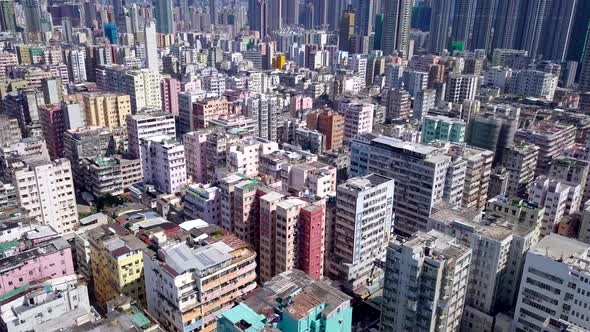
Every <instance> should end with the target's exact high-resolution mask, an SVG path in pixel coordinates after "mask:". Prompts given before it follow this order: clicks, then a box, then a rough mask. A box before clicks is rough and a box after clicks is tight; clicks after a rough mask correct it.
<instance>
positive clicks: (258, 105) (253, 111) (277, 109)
mask: <svg viewBox="0 0 590 332" xmlns="http://www.w3.org/2000/svg"><path fill="white" fill-rule="evenodd" d="M246 111H247V112H246V113H247V116H248V117H250V118H253V119H258V136H260V137H262V138H264V139H268V140H271V141H277V139H278V136H277V128H278V121H279V114H280V113H281V105H280V100H279V97H278V96H276V95H266V94H262V95H258V96H255V97H253V98H249V99H248V100H247V101H246Z"/></svg>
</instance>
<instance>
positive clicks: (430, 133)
mask: <svg viewBox="0 0 590 332" xmlns="http://www.w3.org/2000/svg"><path fill="white" fill-rule="evenodd" d="M434 140H441V141H448V142H453V143H462V142H464V141H465V121H463V120H461V119H453V118H449V117H446V116H442V115H427V116H425V117H423V120H422V143H430V142H432V141H434Z"/></svg>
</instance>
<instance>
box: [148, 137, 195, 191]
mask: <svg viewBox="0 0 590 332" xmlns="http://www.w3.org/2000/svg"><path fill="white" fill-rule="evenodd" d="M141 162H142V165H143V177H144V182H145V183H146V184H151V185H153V186H154V187H155V188H156V189H157V190H160V191H161V192H164V193H168V194H172V193H175V192H177V191H179V190H180V189H181V188H182V187H184V186H185V185H186V179H187V177H186V159H185V153H184V145H182V144H181V143H179V142H177V141H176V138H175V137H174V136H167V135H162V136H152V137H148V138H144V139H142V140H141Z"/></svg>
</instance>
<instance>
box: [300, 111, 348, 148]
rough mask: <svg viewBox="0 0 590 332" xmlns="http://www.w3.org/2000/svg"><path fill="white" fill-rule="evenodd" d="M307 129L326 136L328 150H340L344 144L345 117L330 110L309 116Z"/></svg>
mask: <svg viewBox="0 0 590 332" xmlns="http://www.w3.org/2000/svg"><path fill="white" fill-rule="evenodd" d="M307 127H308V128H311V129H316V130H317V131H319V132H320V133H322V134H324V135H325V136H326V150H338V149H339V148H340V147H341V146H342V144H343V143H344V117H343V116H342V115H341V114H338V113H336V112H333V111H330V110H323V111H321V112H313V113H309V114H308V115H307Z"/></svg>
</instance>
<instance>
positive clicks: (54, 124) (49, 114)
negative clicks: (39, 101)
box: [38, 104, 66, 159]
mask: <svg viewBox="0 0 590 332" xmlns="http://www.w3.org/2000/svg"><path fill="white" fill-rule="evenodd" d="M38 110H39V122H40V123H41V128H42V130H43V137H44V138H45V141H46V142H47V149H48V150H49V156H50V157H51V159H59V158H62V157H63V152H64V132H65V130H66V129H65V121H64V112H63V110H62V109H61V107H60V105H57V104H52V105H45V106H41V107H39V109H38Z"/></svg>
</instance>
